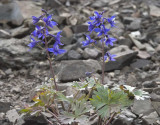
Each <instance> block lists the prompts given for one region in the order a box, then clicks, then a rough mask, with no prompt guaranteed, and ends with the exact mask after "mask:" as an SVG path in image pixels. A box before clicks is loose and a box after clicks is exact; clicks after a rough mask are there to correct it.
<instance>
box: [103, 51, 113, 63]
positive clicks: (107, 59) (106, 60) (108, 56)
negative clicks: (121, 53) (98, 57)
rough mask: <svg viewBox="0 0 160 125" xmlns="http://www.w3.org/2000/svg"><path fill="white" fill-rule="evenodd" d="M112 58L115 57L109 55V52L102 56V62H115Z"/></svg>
mask: <svg viewBox="0 0 160 125" xmlns="http://www.w3.org/2000/svg"><path fill="white" fill-rule="evenodd" d="M114 57H116V55H111V54H110V53H109V52H106V54H105V55H104V60H105V62H108V61H116V60H115V59H114Z"/></svg>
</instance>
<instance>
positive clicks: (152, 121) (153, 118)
mask: <svg viewBox="0 0 160 125" xmlns="http://www.w3.org/2000/svg"><path fill="white" fill-rule="evenodd" d="M142 118H143V119H145V121H147V122H148V124H150V125H154V124H156V123H157V120H159V118H158V114H157V112H156V111H155V112H152V113H150V114H149V115H146V116H143V117H142Z"/></svg>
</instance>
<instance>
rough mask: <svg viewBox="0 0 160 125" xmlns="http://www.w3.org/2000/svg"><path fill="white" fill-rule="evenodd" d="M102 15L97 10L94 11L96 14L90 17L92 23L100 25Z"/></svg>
mask: <svg viewBox="0 0 160 125" xmlns="http://www.w3.org/2000/svg"><path fill="white" fill-rule="evenodd" d="M101 19H102V15H101V14H99V13H98V12H97V11H95V12H94V16H92V17H90V20H93V22H92V24H93V25H95V26H99V25H100V24H101Z"/></svg>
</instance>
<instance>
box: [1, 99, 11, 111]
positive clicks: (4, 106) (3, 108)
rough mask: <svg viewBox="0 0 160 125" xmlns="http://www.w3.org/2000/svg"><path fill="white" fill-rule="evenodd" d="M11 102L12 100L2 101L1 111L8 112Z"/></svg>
mask: <svg viewBox="0 0 160 125" xmlns="http://www.w3.org/2000/svg"><path fill="white" fill-rule="evenodd" d="M10 106H11V103H10V102H2V101H0V107H1V108H0V112H3V113H6V112H7V111H8V110H10Z"/></svg>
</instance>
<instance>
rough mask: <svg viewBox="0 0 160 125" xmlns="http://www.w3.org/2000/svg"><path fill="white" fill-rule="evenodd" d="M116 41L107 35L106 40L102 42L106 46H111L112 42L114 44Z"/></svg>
mask: <svg viewBox="0 0 160 125" xmlns="http://www.w3.org/2000/svg"><path fill="white" fill-rule="evenodd" d="M116 40H117V39H116V38H112V37H110V36H109V35H107V38H105V40H104V42H105V44H106V46H108V45H111V46H113V42H115V41H116Z"/></svg>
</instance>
